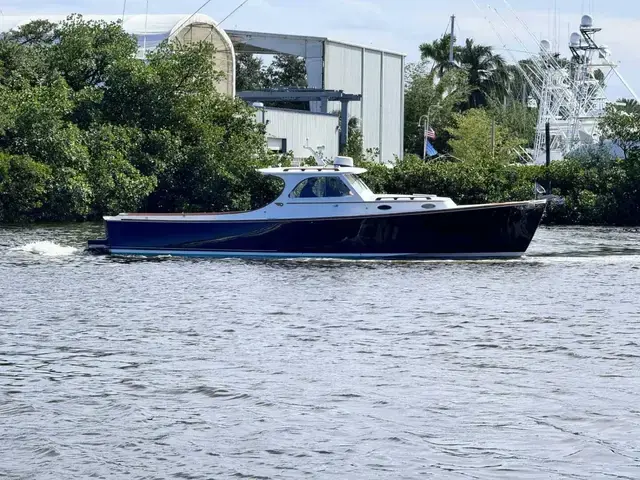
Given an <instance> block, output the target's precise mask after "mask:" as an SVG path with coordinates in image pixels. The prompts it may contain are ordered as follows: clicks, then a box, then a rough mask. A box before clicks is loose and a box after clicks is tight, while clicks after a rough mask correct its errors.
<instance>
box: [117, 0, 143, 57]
mask: <svg viewBox="0 0 640 480" xmlns="http://www.w3.org/2000/svg"><path fill="white" fill-rule="evenodd" d="M123 18H124V15H123ZM148 19H149V0H147V8H146V11H145V14H144V40H143V41H142V55H143V57H144V58H147V20H148Z"/></svg>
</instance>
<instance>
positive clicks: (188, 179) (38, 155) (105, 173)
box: [0, 16, 272, 221]
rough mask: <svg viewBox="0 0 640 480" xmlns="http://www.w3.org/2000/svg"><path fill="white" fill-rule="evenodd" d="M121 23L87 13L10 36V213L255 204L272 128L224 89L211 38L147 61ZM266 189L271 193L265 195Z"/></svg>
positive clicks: (5, 174) (1, 182)
mask: <svg viewBox="0 0 640 480" xmlns="http://www.w3.org/2000/svg"><path fill="white" fill-rule="evenodd" d="M136 50H137V44H136V42H135V39H134V38H133V37H131V36H129V35H128V34H126V33H125V32H124V31H123V30H122V28H121V26H120V25H118V24H109V23H104V22H92V21H85V20H83V19H82V18H81V17H79V16H73V17H70V18H68V19H67V20H66V21H65V22H62V23H61V24H59V25H52V24H49V23H46V22H36V23H32V24H28V25H25V26H24V27H22V28H21V29H20V30H18V31H16V32H11V33H10V34H9V35H7V36H6V37H5V38H3V39H1V40H0V175H1V176H0V204H1V206H0V221H15V220H28V219H31V220H76V219H77V220H81V219H87V218H99V217H100V216H102V215H106V214H117V213H119V212H122V211H132V210H138V209H142V208H144V209H148V210H151V211H195V210H199V211H201V210H228V209H245V208H251V207H252V206H255V204H256V202H257V201H258V200H260V199H263V198H266V197H268V195H267V193H269V192H270V190H269V188H268V187H266V186H265V185H266V184H265V183H264V182H263V181H262V180H261V179H258V178H257V177H256V175H257V174H256V172H255V168H256V167H261V166H266V165H268V164H269V162H270V161H272V159H271V158H270V156H269V155H268V154H267V150H266V148H265V140H264V127H263V126H262V125H260V124H258V123H257V122H256V121H255V113H254V111H253V110H252V109H251V108H249V107H248V106H247V105H246V104H245V103H244V102H242V101H241V100H237V99H234V98H231V97H228V96H226V95H223V94H220V93H218V92H217V91H216V90H215V85H216V82H217V79H219V78H220V76H221V75H222V73H221V72H219V71H218V70H217V69H216V68H215V65H214V64H213V63H212V61H211V58H212V56H213V53H214V52H213V47H212V45H210V44H207V43H201V44H195V45H181V44H178V43H165V44H163V45H161V46H160V47H159V48H157V49H156V50H155V51H154V52H153V53H150V54H149V55H148V57H147V61H146V62H142V61H140V60H137V59H136V58H135V57H134V54H135V52H136ZM265 192H267V193H265Z"/></svg>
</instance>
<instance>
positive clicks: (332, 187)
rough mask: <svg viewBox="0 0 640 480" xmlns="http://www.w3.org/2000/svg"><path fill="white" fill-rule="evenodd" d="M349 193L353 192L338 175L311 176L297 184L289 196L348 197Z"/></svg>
mask: <svg viewBox="0 0 640 480" xmlns="http://www.w3.org/2000/svg"><path fill="white" fill-rule="evenodd" d="M349 195H353V193H351V190H349V187H347V186H346V185H345V184H344V182H343V181H342V180H340V179H339V178H338V177H310V178H305V179H304V180H302V181H301V182H300V183H299V184H298V185H296V188H294V189H293V190H292V191H291V193H290V194H289V197H291V198H326V197H348V196H349Z"/></svg>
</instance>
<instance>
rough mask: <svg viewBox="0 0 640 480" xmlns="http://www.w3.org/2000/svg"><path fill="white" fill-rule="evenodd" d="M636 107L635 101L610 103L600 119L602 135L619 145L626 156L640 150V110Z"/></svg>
mask: <svg viewBox="0 0 640 480" xmlns="http://www.w3.org/2000/svg"><path fill="white" fill-rule="evenodd" d="M636 107H637V104H634V103H633V102H627V103H625V104H624V105H623V106H617V105H613V104H609V105H607V107H606V110H605V114H604V116H603V117H602V118H601V119H600V124H599V126H600V130H601V131H602V136H603V137H604V138H606V139H609V140H611V141H612V142H613V143H615V144H616V145H618V146H619V147H620V148H621V149H622V151H623V153H624V156H625V158H628V157H629V156H630V155H631V154H632V153H637V152H639V151H640V110H639V109H637V108H636Z"/></svg>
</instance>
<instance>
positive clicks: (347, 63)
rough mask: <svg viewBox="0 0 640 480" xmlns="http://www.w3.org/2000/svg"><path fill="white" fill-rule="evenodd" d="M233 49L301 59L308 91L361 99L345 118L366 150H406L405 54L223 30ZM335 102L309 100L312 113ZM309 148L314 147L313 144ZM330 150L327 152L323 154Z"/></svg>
mask: <svg viewBox="0 0 640 480" xmlns="http://www.w3.org/2000/svg"><path fill="white" fill-rule="evenodd" d="M227 34H228V35H229V37H230V38H231V41H232V42H233V44H234V46H235V49H236V51H238V52H248V53H254V54H275V53H286V54H290V55H296V56H299V57H303V58H304V59H305V63H306V67H307V80H308V84H309V87H310V88H314V89H323V90H338V91H344V93H346V94H353V95H361V96H362V100H361V101H352V102H349V107H348V109H349V117H350V118H353V117H355V118H357V119H358V120H359V124H360V128H361V129H362V134H363V142H364V145H363V146H364V148H365V149H369V148H373V149H378V150H379V153H380V160H382V161H383V162H387V163H390V162H393V161H394V159H395V157H396V156H397V157H399V158H402V154H403V149H404V145H403V142H404V140H403V139H404V63H405V56H404V55H403V54H400V53H394V52H388V51H384V50H380V49H375V48H372V47H365V46H358V45H352V44H348V43H344V42H339V41H335V40H330V39H328V38H322V37H306V36H297V35H285V34H273V33H260V32H246V31H236V30H227ZM339 109H340V103H339V102H312V104H311V111H312V112H318V113H324V114H326V113H331V112H334V111H336V110H339ZM312 146H313V145H312ZM331 154H333V152H330V151H329V150H328V149H327V150H326V155H327V156H330V155H331Z"/></svg>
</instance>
